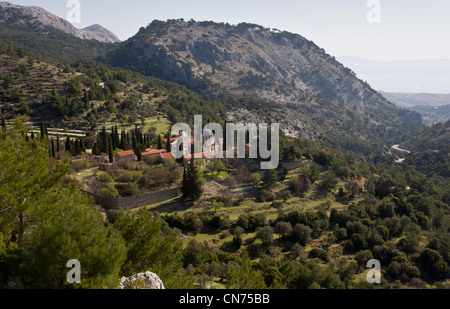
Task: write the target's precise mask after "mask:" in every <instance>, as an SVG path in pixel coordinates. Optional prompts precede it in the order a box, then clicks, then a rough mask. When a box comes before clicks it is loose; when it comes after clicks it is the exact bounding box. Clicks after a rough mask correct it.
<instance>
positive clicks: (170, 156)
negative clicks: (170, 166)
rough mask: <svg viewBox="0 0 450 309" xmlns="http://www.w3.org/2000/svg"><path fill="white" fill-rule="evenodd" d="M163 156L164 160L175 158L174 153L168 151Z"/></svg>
mask: <svg viewBox="0 0 450 309" xmlns="http://www.w3.org/2000/svg"><path fill="white" fill-rule="evenodd" d="M161 157H162V158H163V160H167V159H173V154H172V153H171V152H167V153H163V154H161Z"/></svg>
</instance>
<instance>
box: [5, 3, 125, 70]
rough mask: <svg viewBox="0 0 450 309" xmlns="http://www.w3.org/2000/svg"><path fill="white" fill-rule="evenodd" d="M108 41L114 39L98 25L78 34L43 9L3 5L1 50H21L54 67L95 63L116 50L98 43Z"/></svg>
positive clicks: (106, 44) (79, 31)
mask: <svg viewBox="0 0 450 309" xmlns="http://www.w3.org/2000/svg"><path fill="white" fill-rule="evenodd" d="M80 37H81V38H80ZM108 37H111V38H113V37H114V35H112V34H110V33H109V31H107V30H105V29H104V28H102V27H101V26H98V25H94V26H91V27H88V28H87V29H83V30H79V29H77V28H75V27H73V26H72V25H71V24H70V23H69V22H67V21H65V20H63V19H61V18H59V17H57V16H55V15H53V14H50V13H48V12H47V11H45V10H43V9H41V8H37V7H22V6H18V5H13V4H10V3H8V2H0V47H2V48H10V47H11V48H20V49H22V50H24V51H26V52H29V53H32V54H34V55H36V56H37V57H39V58H45V60H46V61H49V62H52V63H55V62H59V63H66V64H70V63H73V62H75V61H78V60H85V59H94V58H96V57H98V56H99V55H101V54H104V53H105V52H107V51H108V50H109V49H111V48H113V47H114V45H115V44H117V43H115V44H112V43H105V42H101V41H99V40H97V39H102V40H104V39H106V38H108ZM93 38H97V39H93ZM113 40H114V39H113Z"/></svg>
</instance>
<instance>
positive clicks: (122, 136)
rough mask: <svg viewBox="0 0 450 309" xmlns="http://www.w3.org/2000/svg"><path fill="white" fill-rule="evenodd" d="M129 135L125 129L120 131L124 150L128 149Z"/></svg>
mask: <svg viewBox="0 0 450 309" xmlns="http://www.w3.org/2000/svg"><path fill="white" fill-rule="evenodd" d="M126 144H127V136H126V134H125V131H124V130H122V132H121V133H120V149H122V150H126V149H127V146H126Z"/></svg>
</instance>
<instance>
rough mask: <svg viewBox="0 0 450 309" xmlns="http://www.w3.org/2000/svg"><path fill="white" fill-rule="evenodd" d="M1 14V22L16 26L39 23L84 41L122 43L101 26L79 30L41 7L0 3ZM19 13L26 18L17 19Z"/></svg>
mask: <svg viewBox="0 0 450 309" xmlns="http://www.w3.org/2000/svg"><path fill="white" fill-rule="evenodd" d="M0 12H1V18H0V20H1V21H2V22H7V23H12V24H16V25H17V24H20V25H31V24H35V23H39V24H41V25H42V26H44V27H53V28H55V29H58V30H61V31H63V32H65V33H67V34H71V35H74V36H76V37H78V38H80V39H84V40H97V41H99V42H103V43H117V42H120V40H119V38H117V36H115V35H114V34H113V33H112V32H111V31H109V30H107V29H105V28H103V27H102V26H100V25H92V26H90V27H87V28H84V29H77V28H75V27H74V26H73V25H72V24H71V23H69V22H68V21H67V20H65V19H63V18H60V17H58V16H56V15H53V14H51V13H49V12H47V11H46V10H44V9H42V8H40V7H36V6H31V7H26V6H20V5H15V4H12V3H9V2H0ZM17 13H19V14H21V15H22V16H23V17H24V18H19V19H17V18H15V17H16V16H17ZM42 30H44V28H42Z"/></svg>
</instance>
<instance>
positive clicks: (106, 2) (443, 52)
mask: <svg viewBox="0 0 450 309" xmlns="http://www.w3.org/2000/svg"><path fill="white" fill-rule="evenodd" d="M76 1H78V2H79V4H80V7H81V10H80V13H81V14H80V17H81V18H80V21H81V23H78V24H74V26H76V27H77V28H84V27H87V26H90V25H92V24H100V25H102V26H103V27H105V28H107V29H109V30H110V31H112V32H113V33H114V34H116V35H117V36H118V37H119V38H120V39H121V40H126V39H128V38H130V37H132V36H133V35H134V34H136V33H137V32H138V30H139V28H140V27H145V26H147V25H148V24H149V23H151V22H152V21H153V20H155V19H158V20H167V19H179V18H184V19H185V20H190V19H194V20H197V21H205V20H207V21H215V22H228V23H230V24H238V23H240V22H248V23H255V24H259V25H262V26H264V27H268V28H277V29H280V30H282V31H283V30H285V31H289V32H293V33H297V34H300V35H302V36H304V37H306V38H307V39H309V40H312V41H313V42H314V43H316V44H317V45H318V46H320V47H321V48H324V49H325V51H326V52H327V53H329V54H330V55H332V56H335V57H342V56H347V57H349V56H351V57H358V58H363V59H370V60H376V61H399V60H400V61H406V60H424V59H427V60H428V59H448V60H450V37H449V33H450V18H449V16H450V1H448V0H426V1H425V0H226V1H224V0H220V1H217V0H127V1H124V0H89V1H88V0H9V2H12V3H15V4H19V5H25V6H40V7H42V8H44V9H46V10H47V11H49V12H51V13H53V14H55V15H58V16H60V17H62V18H67V15H68V12H69V11H70V10H71V8H70V7H69V8H68V7H67V5H68V3H70V2H76ZM354 63H356V64H354ZM354 63H352V65H353V67H350V68H351V69H353V70H354V71H355V72H356V73H357V74H358V75H361V77H363V78H366V79H367V80H368V81H369V82H370V81H371V80H372V76H370V75H365V71H363V69H362V68H361V67H358V62H354ZM344 64H345V65H347V64H346V63H344ZM441 71H442V70H441ZM429 73H430V75H433V72H431V71H430V72H429ZM448 73H449V74H448V76H450V71H449V72H448ZM444 74H445V72H444ZM419 75H420V74H417V77H418V78H420V76H419ZM423 79H425V77H423ZM433 83H434V81H432V80H417V84H420V85H423V84H430V85H431V84H433ZM410 88H411V90H415V89H417V87H415V88H414V87H410ZM427 89H431V88H426V87H422V88H421V89H420V91H426V90H427ZM436 90H437V89H436ZM439 90H440V91H445V92H448V93H450V84H449V85H448V86H447V82H445V85H444V87H443V88H442V87H441V88H439ZM433 92H434V91H433Z"/></svg>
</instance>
